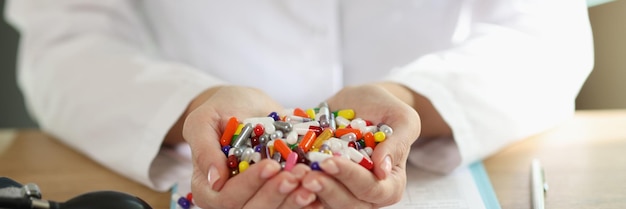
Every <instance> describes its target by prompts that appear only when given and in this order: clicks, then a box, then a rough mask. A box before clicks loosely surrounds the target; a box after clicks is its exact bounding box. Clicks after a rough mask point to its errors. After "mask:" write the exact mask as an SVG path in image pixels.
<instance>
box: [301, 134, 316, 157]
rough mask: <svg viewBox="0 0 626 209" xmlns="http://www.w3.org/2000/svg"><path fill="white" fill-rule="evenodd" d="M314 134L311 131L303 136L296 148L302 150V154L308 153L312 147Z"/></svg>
mask: <svg viewBox="0 0 626 209" xmlns="http://www.w3.org/2000/svg"><path fill="white" fill-rule="evenodd" d="M315 138H316V137H315V132H314V131H313V130H309V131H307V132H306V134H304V137H302V140H301V141H300V143H299V144H298V147H300V148H302V150H304V152H308V151H309V149H311V147H312V146H313V142H315Z"/></svg>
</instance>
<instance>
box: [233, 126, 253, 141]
mask: <svg viewBox="0 0 626 209" xmlns="http://www.w3.org/2000/svg"><path fill="white" fill-rule="evenodd" d="M250 134H252V125H251V124H250V123H246V125H244V126H243V128H241V133H239V136H238V137H237V138H236V139H235V140H234V141H233V142H232V143H233V147H241V146H243V145H244V144H246V143H247V142H248V139H249V138H250Z"/></svg>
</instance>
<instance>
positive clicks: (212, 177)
mask: <svg viewBox="0 0 626 209" xmlns="http://www.w3.org/2000/svg"><path fill="white" fill-rule="evenodd" d="M207 179H208V180H209V187H210V188H211V189H212V190H215V189H214V188H213V184H215V182H216V181H217V180H218V179H220V173H219V171H218V170H217V168H216V167H215V166H211V167H209V175H208V176H207Z"/></svg>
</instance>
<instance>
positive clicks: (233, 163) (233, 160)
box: [226, 155, 239, 169]
mask: <svg viewBox="0 0 626 209" xmlns="http://www.w3.org/2000/svg"><path fill="white" fill-rule="evenodd" d="M226 164H227V165H228V167H229V168H231V169H236V168H237V167H238V166H239V162H238V160H237V156H235V155H231V156H228V160H227V161H226Z"/></svg>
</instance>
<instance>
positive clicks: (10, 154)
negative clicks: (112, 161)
mask: <svg viewBox="0 0 626 209" xmlns="http://www.w3.org/2000/svg"><path fill="white" fill-rule="evenodd" d="M11 135H13V136H14V137H11ZM3 141H4V142H3ZM3 144H4V145H5V147H4V148H2V147H0V176H6V177H9V178H12V179H14V180H16V181H18V182H20V183H23V184H25V183H31V182H32V183H36V184H37V185H38V186H39V188H40V189H41V192H42V194H43V199H47V200H54V201H60V202H65V201H67V200H69V199H71V198H72V197H75V196H77V195H80V194H83V193H86V192H92V191H98V190H114V191H120V192H126V193H129V194H132V195H135V196H137V197H140V198H141V199H143V200H144V201H146V202H147V203H148V204H150V205H151V206H152V207H153V208H155V209H166V208H169V200H170V194H169V193H159V192H155V191H153V190H150V189H149V188H147V187H144V186H143V185H141V184H138V183H136V182H134V181H131V180H129V179H127V178H125V177H123V176H121V175H118V174H117V173H114V172H112V171H110V170H108V169H107V168H105V167H103V166H101V165H100V164H97V163H96V162H95V161H92V160H91V159H89V158H87V157H85V156H84V155H81V154H80V153H78V152H76V151H74V150H72V149H70V148H68V147H67V146H65V145H64V144H62V143H60V142H59V141H57V140H55V139H53V138H51V137H50V136H48V135H45V134H43V133H42V132H41V131H39V130H20V131H18V132H16V133H15V134H12V133H11V131H9V130H3V131H1V134H0V146H2V145H3ZM2 150H4V151H2Z"/></svg>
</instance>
